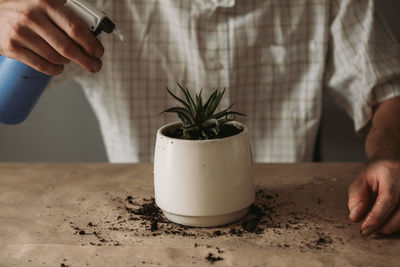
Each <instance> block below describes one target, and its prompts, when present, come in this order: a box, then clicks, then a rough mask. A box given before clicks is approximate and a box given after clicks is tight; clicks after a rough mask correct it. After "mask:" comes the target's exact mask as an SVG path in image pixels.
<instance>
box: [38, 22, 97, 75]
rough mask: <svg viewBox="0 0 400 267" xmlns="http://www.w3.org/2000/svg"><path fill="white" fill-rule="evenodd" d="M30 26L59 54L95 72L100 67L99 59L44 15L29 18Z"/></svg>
mask: <svg viewBox="0 0 400 267" xmlns="http://www.w3.org/2000/svg"><path fill="white" fill-rule="evenodd" d="M31 22H32V23H31V26H32V27H31V28H32V30H33V31H35V32H36V33H37V34H39V35H40V37H41V38H43V39H44V40H45V41H46V42H47V43H48V44H49V45H50V46H52V47H53V48H54V49H55V50H56V51H57V52H58V53H59V54H60V55H62V56H64V57H65V58H68V59H69V60H71V61H73V62H76V63H77V64H79V65H81V66H82V67H83V68H84V69H86V70H88V71H91V72H97V71H99V70H100V69H101V61H100V60H99V59H97V58H93V57H90V56H89V55H88V54H86V53H85V52H84V51H83V49H82V48H81V47H80V46H79V45H77V44H76V43H75V42H74V41H73V40H71V39H70V38H69V37H68V36H67V35H66V34H65V33H64V32H63V31H61V30H60V29H59V28H58V27H57V26H56V25H54V24H53V23H52V22H51V21H50V20H49V19H48V18H47V17H46V16H37V17H35V18H32V19H31Z"/></svg>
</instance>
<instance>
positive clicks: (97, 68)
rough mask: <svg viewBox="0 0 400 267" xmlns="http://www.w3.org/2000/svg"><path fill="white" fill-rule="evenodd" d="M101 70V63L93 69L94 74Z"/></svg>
mask: <svg viewBox="0 0 400 267" xmlns="http://www.w3.org/2000/svg"><path fill="white" fill-rule="evenodd" d="M100 69H101V63H96V64H95V65H93V67H92V72H98V71H99V70H100Z"/></svg>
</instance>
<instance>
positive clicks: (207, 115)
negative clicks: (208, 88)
mask: <svg viewBox="0 0 400 267" xmlns="http://www.w3.org/2000/svg"><path fill="white" fill-rule="evenodd" d="M217 95H218V90H215V91H214V92H213V93H212V94H211V95H210V97H209V98H208V100H207V102H206V103H205V104H204V110H205V111H204V114H206V115H205V116H206V118H208V117H209V110H210V106H211V103H213V102H214V101H215V100H214V99H215V98H216V97H217Z"/></svg>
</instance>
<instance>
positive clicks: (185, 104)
mask: <svg viewBox="0 0 400 267" xmlns="http://www.w3.org/2000/svg"><path fill="white" fill-rule="evenodd" d="M165 88H166V89H167V91H168V93H169V94H170V95H171V96H172V97H173V98H175V99H176V100H178V101H179V102H180V103H182V105H184V106H185V107H186V108H187V109H188V110H190V106H189V105H188V104H187V103H186V102H185V101H184V100H183V99H181V98H179V97H177V96H176V95H175V94H174V93H172V92H171V91H170V90H169V88H168V86H166V87H165Z"/></svg>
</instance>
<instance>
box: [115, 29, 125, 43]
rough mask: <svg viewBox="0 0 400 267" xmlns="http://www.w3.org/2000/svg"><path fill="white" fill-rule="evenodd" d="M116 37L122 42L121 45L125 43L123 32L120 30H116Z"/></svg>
mask: <svg viewBox="0 0 400 267" xmlns="http://www.w3.org/2000/svg"><path fill="white" fill-rule="evenodd" d="M113 33H114V35H115V36H116V37H117V38H118V39H119V40H120V42H121V43H123V42H124V39H125V38H124V33H123V32H122V30H120V29H115V30H114V32H113Z"/></svg>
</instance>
